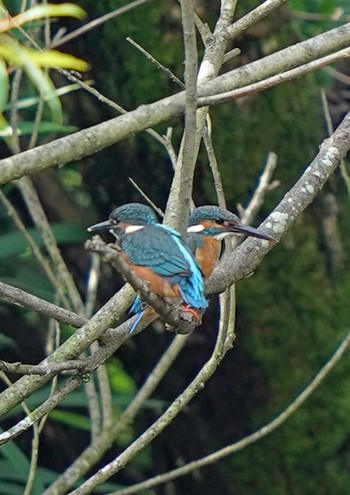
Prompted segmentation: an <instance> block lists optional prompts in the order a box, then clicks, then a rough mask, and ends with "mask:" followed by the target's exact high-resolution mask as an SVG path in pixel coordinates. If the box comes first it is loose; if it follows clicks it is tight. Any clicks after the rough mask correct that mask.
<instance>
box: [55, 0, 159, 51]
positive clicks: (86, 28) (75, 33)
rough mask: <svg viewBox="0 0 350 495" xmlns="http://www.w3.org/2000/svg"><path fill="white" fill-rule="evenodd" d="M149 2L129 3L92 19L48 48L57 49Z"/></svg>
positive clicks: (135, 0)
mask: <svg viewBox="0 0 350 495" xmlns="http://www.w3.org/2000/svg"><path fill="white" fill-rule="evenodd" d="M149 1H150V0H134V1H133V2H130V3H129V4H127V5H123V7H119V8H118V9H115V10H112V12H108V14H105V15H102V16H101V17H98V18H97V19H94V20H93V21H91V22H88V23H86V24H84V26H82V27H80V28H78V29H76V30H75V31H72V32H71V33H68V34H66V35H65V36H61V37H60V38H57V40H55V41H54V42H53V43H51V45H50V48H57V47H58V46H61V45H63V43H67V41H71V40H72V39H74V38H77V37H78V36H81V35H82V34H84V33H86V32H87V31H90V30H92V29H95V28H96V27H97V26H100V25H101V24H104V23H105V22H107V21H109V20H111V19H113V18H114V17H117V16H119V15H121V14H124V13H125V12H128V11H129V10H132V9H135V8H136V7H139V6H140V5H143V4H144V3H147V2H149Z"/></svg>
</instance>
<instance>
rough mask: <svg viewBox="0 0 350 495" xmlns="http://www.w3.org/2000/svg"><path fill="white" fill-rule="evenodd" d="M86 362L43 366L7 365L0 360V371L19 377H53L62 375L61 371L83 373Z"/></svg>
mask: <svg viewBox="0 0 350 495" xmlns="http://www.w3.org/2000/svg"><path fill="white" fill-rule="evenodd" d="M87 363H88V360H87V358H86V359H77V360H74V361H60V362H57V363H45V364H23V363H20V362H17V363H8V362H6V361H2V360H0V370H1V371H3V372H4V373H15V374H19V375H43V376H45V375H54V374H57V373H62V371H79V372H84V371H85V370H86V367H87Z"/></svg>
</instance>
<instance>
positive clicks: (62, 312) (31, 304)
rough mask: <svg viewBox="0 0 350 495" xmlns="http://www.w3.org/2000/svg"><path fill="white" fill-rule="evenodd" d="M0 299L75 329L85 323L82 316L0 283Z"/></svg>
mask: <svg viewBox="0 0 350 495" xmlns="http://www.w3.org/2000/svg"><path fill="white" fill-rule="evenodd" d="M0 299H3V300H4V301H6V302H8V303H10V304H14V305H16V306H20V307H22V308H30V309H32V310H34V311H36V312H37V313H39V314H43V315H45V316H48V317H50V318H54V319H55V320H57V321H60V322H62V323H65V324H67V325H71V326H72V327H75V328H79V327H81V326H83V325H84V323H86V322H87V319H86V318H85V317H84V316H80V315H77V314H76V313H73V312H72V311H68V310H67V309H64V308H61V307H60V306H57V305H56V304H53V303H50V302H48V301H45V299H41V298H40V297H37V296H34V295H33V294H30V293H29V292H26V291H24V290H21V289H19V288H18V287H13V286H12V285H9V284H6V283H5V282H0Z"/></svg>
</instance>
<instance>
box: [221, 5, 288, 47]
mask: <svg viewBox="0 0 350 495" xmlns="http://www.w3.org/2000/svg"><path fill="white" fill-rule="evenodd" d="M287 1H288V0H266V1H265V2H263V3H262V4H260V5H259V6H258V7H257V8H256V9H254V10H252V11H251V12H249V13H248V14H246V15H245V16H244V17H241V18H240V19H238V21H236V22H235V23H234V24H232V26H230V27H229V28H228V35H229V37H230V38H231V39H233V38H236V37H237V36H238V35H239V34H241V33H243V31H245V30H246V29H248V28H249V27H250V26H252V25H253V24H255V23H257V22H259V21H261V20H262V19H263V18H264V17H266V16H267V15H268V14H269V13H270V12H272V11H273V10H275V9H277V8H278V7H280V6H281V5H283V4H285V3H286V2H287Z"/></svg>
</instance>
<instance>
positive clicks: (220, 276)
mask: <svg viewBox="0 0 350 495" xmlns="http://www.w3.org/2000/svg"><path fill="white" fill-rule="evenodd" d="M349 149H350V112H349V113H348V114H347V115H346V116H345V117H344V119H343V121H342V123H341V124H340V125H339V127H338V128H337V129H336V130H335V132H334V133H333V134H332V136H331V137H330V138H328V139H325V140H324V142H323V143H322V145H321V146H320V151H319V153H318V154H317V156H316V157H315V158H314V160H313V161H312V163H311V164H310V165H309V167H308V168H307V169H306V170H305V172H304V173H303V175H302V176H301V177H300V179H299V180H298V181H297V183H296V184H295V185H294V186H293V187H292V189H290V191H289V192H288V193H287V194H286V195H285V196H284V198H283V199H282V201H281V202H280V203H279V204H278V205H277V207H276V208H275V209H274V210H273V212H272V213H271V214H270V215H269V216H268V217H267V218H266V220H265V221H264V222H263V223H262V225H261V227H262V229H263V230H266V229H267V230H269V231H270V232H271V234H272V235H273V236H274V237H275V239H276V240H277V241H278V240H279V239H280V238H281V237H282V236H283V235H284V234H285V233H286V232H287V230H288V229H289V228H290V227H291V226H292V225H293V224H294V222H295V221H296V220H297V218H298V217H299V216H300V215H301V213H302V212H303V211H304V210H305V208H306V207H307V206H308V205H309V204H310V203H311V202H312V201H313V200H314V198H315V197H316V195H317V193H318V192H319V191H320V190H321V189H322V187H323V186H324V185H325V183H326V182H327V180H328V179H329V177H330V175H331V174H332V173H333V172H334V170H335V168H336V167H337V166H338V165H339V164H340V163H341V161H342V159H343V158H344V156H345V155H346V154H347V152H348V150H349ZM272 247H273V243H271V242H268V241H261V240H259V241H258V240H252V239H247V240H246V241H244V242H243V243H242V244H241V245H240V246H238V248H237V249H235V250H234V251H233V252H232V253H231V254H230V255H229V256H225V257H224V260H223V261H222V263H220V265H219V266H218V267H217V268H216V270H215V271H214V273H213V275H212V276H211V277H210V279H209V280H208V281H207V284H206V289H207V292H208V293H209V294H211V293H213V292H214V293H216V292H222V291H223V290H224V289H225V288H227V287H229V286H230V285H232V284H233V283H234V282H235V281H237V280H239V279H240V278H243V277H245V276H247V275H248V274H249V273H251V272H252V271H253V270H254V269H255V268H256V267H257V265H258V264H259V263H260V262H261V260H262V258H263V257H264V256H265V255H266V254H267V253H268V252H269V251H270V250H271V249H272Z"/></svg>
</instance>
